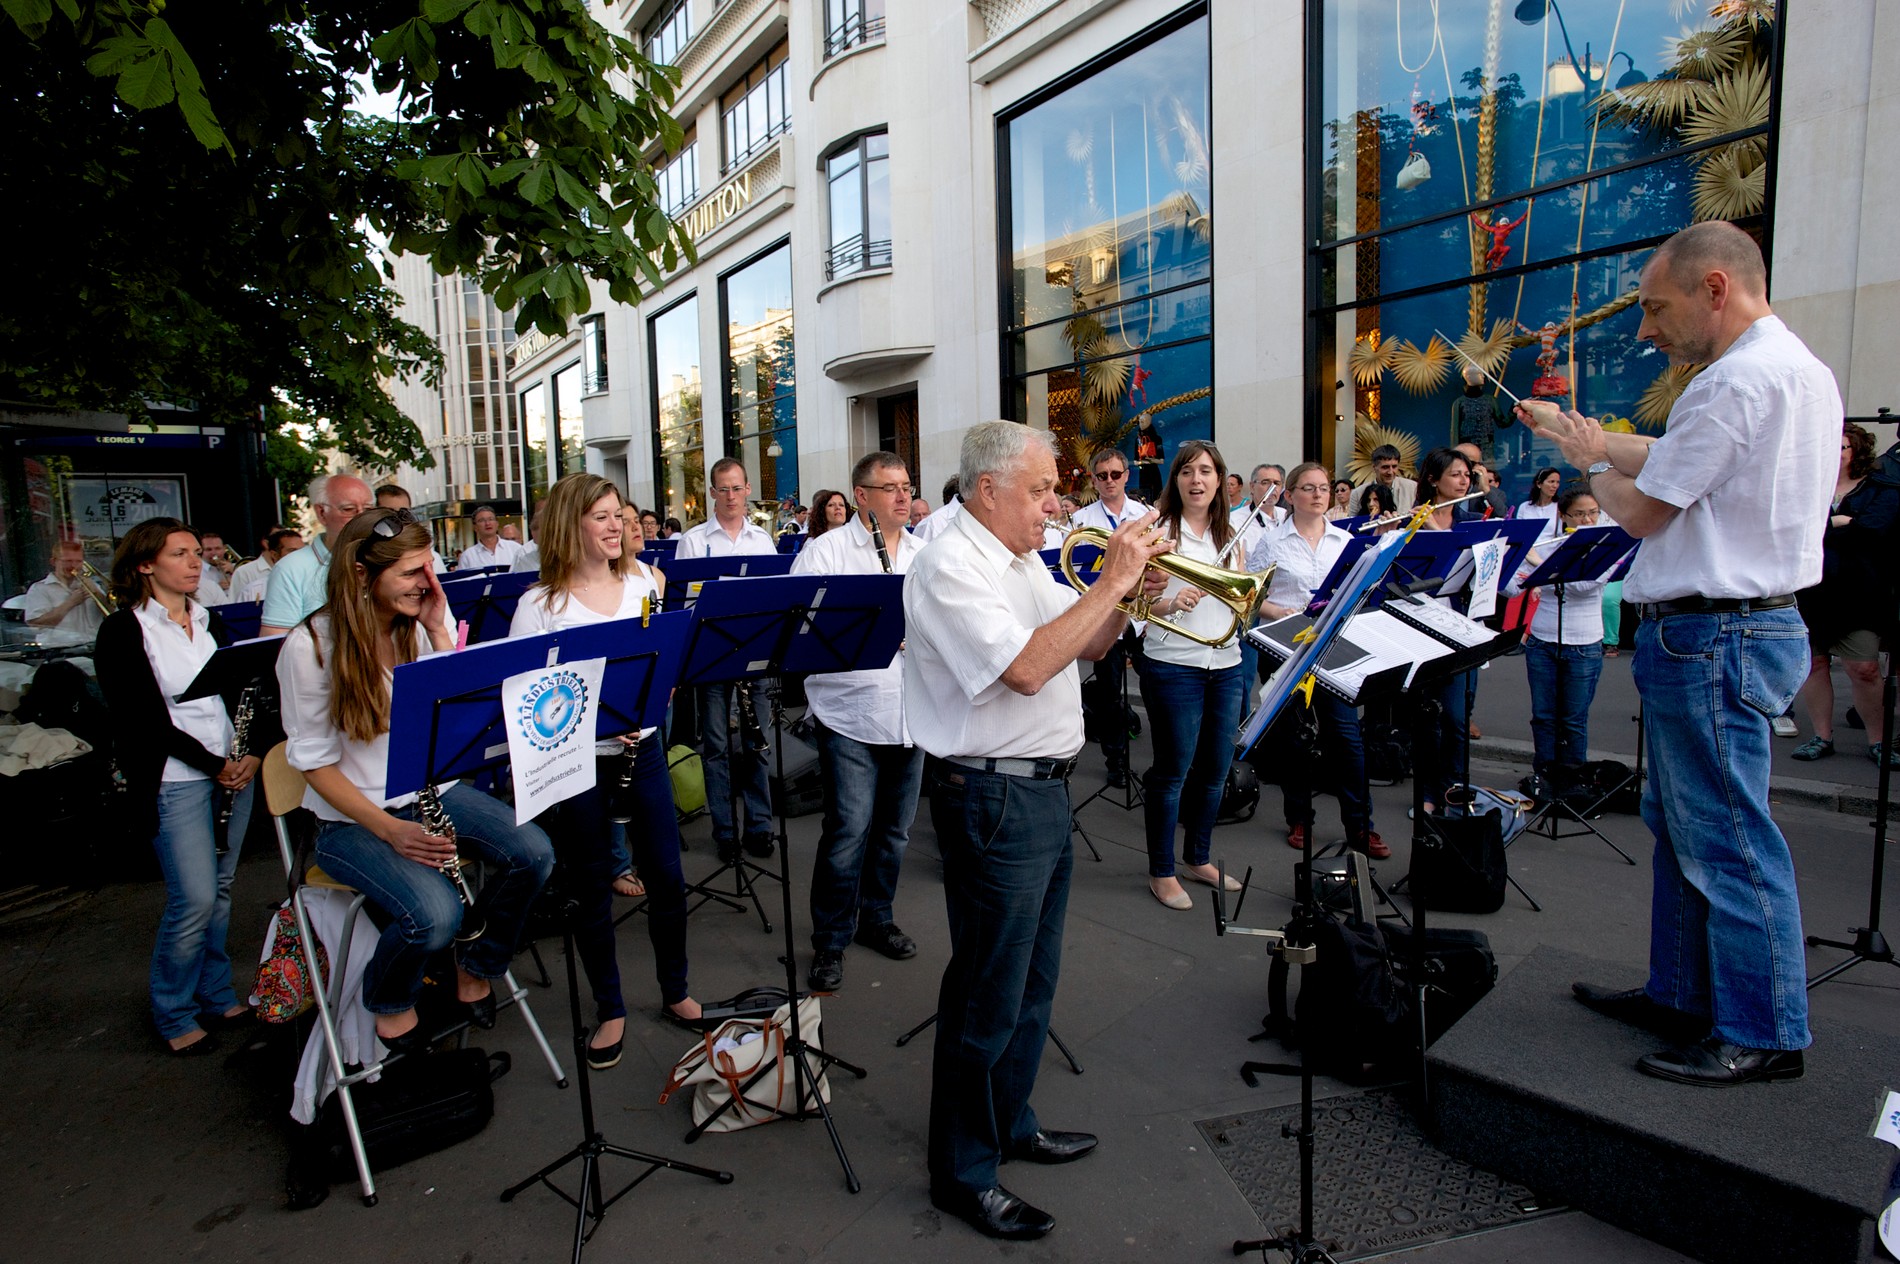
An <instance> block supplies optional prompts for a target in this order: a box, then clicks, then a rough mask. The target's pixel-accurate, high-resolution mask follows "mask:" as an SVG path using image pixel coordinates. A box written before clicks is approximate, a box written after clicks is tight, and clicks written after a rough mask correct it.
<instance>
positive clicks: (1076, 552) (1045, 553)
mask: <svg viewBox="0 0 1900 1264" xmlns="http://www.w3.org/2000/svg"><path fill="white" fill-rule="evenodd" d="M1104 554H1105V551H1104V550H1103V548H1102V546H1101V545H1099V544H1078V545H1076V546H1075V547H1074V548H1073V549H1070V550H1069V562H1070V563H1071V564H1072V565H1073V566H1074V567H1075V573H1076V574H1077V575H1080V576H1081V577H1082V582H1083V583H1085V584H1088V585H1090V586H1093V585H1094V583H1095V577H1096V576H1098V575H1100V574H1101V573H1102V558H1103V556H1104ZM1036 556H1037V557H1040V558H1041V559H1042V564H1043V565H1044V566H1047V567H1048V568H1049V574H1050V575H1052V576H1054V577H1055V581H1056V582H1057V583H1058V584H1066V583H1068V582H1069V577H1068V576H1067V575H1064V574H1063V573H1062V550H1061V549H1060V548H1053V549H1037V550H1036Z"/></svg>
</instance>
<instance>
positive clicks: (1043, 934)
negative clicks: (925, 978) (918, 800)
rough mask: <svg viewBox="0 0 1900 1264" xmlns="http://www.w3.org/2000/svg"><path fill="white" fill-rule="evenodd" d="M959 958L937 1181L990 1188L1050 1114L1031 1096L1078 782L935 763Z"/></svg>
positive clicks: (1057, 957)
mask: <svg viewBox="0 0 1900 1264" xmlns="http://www.w3.org/2000/svg"><path fill="white" fill-rule="evenodd" d="M935 768H936V771H935V773H934V774H933V776H932V778H931V816H932V818H933V819H934V820H935V821H936V822H937V842H938V847H939V848H940V850H941V851H942V853H943V902H944V907H945V909H946V910H947V911H948V912H949V915H950V964H949V965H947V966H946V967H944V972H943V987H942V990H941V992H940V993H939V995H938V998H937V1045H936V1053H935V1057H934V1060H933V1061H932V1064H931V1069H930V1146H929V1158H930V1184H931V1188H932V1189H934V1190H937V1191H939V1192H941V1193H945V1194H953V1193H955V1192H956V1191H958V1190H964V1191H975V1190H983V1189H988V1188H989V1187H990V1186H992V1185H994V1184H996V1164H997V1162H998V1160H999V1159H1001V1157H1002V1152H1003V1149H1004V1147H1006V1146H1008V1145H1010V1144H1012V1143H1014V1142H1018V1141H1024V1140H1027V1139H1028V1138H1029V1137H1030V1136H1031V1135H1033V1134H1034V1133H1035V1132H1036V1130H1037V1128H1038V1127H1039V1126H1040V1125H1039V1124H1038V1123H1037V1122H1036V1112H1035V1110H1034V1109H1033V1108H1032V1107H1031V1106H1030V1104H1029V1095H1030V1092H1031V1091H1032V1090H1033V1089H1034V1088H1035V1086H1036V1071H1037V1069H1038V1068H1039V1067H1040V1066H1041V1065H1042V1047H1043V1041H1044V1040H1045V1039H1046V1038H1047V1037H1048V1034H1049V1010H1050V1007H1051V1005H1052V1004H1053V1003H1054V1001H1055V994H1056V978H1057V976H1058V975H1059V974H1060V973H1061V969H1062V923H1063V917H1064V915H1065V914H1066V913H1067V911H1068V907H1069V876H1070V873H1071V871H1072V870H1073V869H1074V867H1075V852H1074V849H1073V847H1072V846H1071V845H1070V841H1069V786H1068V783H1067V782H1064V781H1036V780H1032V779H1030V778H1028V777H1008V776H1004V775H1002V774H1000V773H987V772H978V771H976V770H975V769H971V768H962V767H958V766H957V765H955V764H938V765H935Z"/></svg>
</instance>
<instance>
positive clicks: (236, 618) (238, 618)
mask: <svg viewBox="0 0 1900 1264" xmlns="http://www.w3.org/2000/svg"><path fill="white" fill-rule="evenodd" d="M263 616H264V603H263V602H261V601H227V602H225V603H224V604H223V605H221V606H219V607H218V617H219V618H220V619H223V620H224V626H225V627H227V628H229V629H231V635H232V636H234V637H236V638H237V639H238V640H240V641H251V640H255V639H257V632H258V629H259V628H261V627H263V625H264V618H263Z"/></svg>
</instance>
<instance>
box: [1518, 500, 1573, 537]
mask: <svg viewBox="0 0 1900 1264" xmlns="http://www.w3.org/2000/svg"><path fill="white" fill-rule="evenodd" d="M1511 516H1512V517H1513V518H1516V519H1517V520H1518V521H1520V522H1522V521H1524V520H1525V519H1528V518H1542V519H1543V520H1544V521H1545V522H1547V523H1549V524H1550V525H1549V526H1547V527H1545V528H1544V535H1556V534H1557V533H1558V532H1560V531H1562V530H1563V526H1562V524H1561V522H1560V521H1559V520H1560V519H1561V518H1562V516H1563V515H1561V514H1559V513H1558V512H1557V502H1556V501H1554V500H1553V501H1551V502H1550V503H1549V504H1548V505H1533V504H1531V502H1530V501H1528V500H1526V501H1523V502H1521V503H1520V504H1519V505H1518V507H1517V510H1516V512H1514V513H1513V514H1512V515H1511ZM1538 538H1539V539H1542V538H1543V537H1542V536H1540V537H1538Z"/></svg>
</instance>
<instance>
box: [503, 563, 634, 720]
mask: <svg viewBox="0 0 1900 1264" xmlns="http://www.w3.org/2000/svg"><path fill="white" fill-rule="evenodd" d="M649 597H650V598H652V599H653V608H654V610H656V611H657V610H658V609H659V606H660V590H659V587H658V586H657V585H656V584H654V582H653V579H652V577H651V576H650V575H648V574H647V568H646V567H645V566H644V565H642V564H641V563H639V562H635V563H634V564H633V569H632V570H631V571H629V572H628V573H627V574H626V575H624V576H622V578H621V583H620V604H619V606H617V607H616V608H615V610H614V612H613V613H612V614H602V613H600V611H598V610H595V609H594V608H593V607H591V606H589V605H588V604H587V603H585V602H583V601H582V600H581V599H580V598H579V597H578V596H576V595H575V594H573V593H569V594H568V596H567V600H566V601H565V602H559V601H556V600H554V594H553V593H551V592H550V591H548V589H547V588H545V587H543V586H542V585H540V584H536V585H535V586H534V587H533V588H530V589H529V590H528V591H527V592H525V593H523V594H521V602H520V604H519V605H517V606H516V607H515V617H514V618H513V619H512V620H510V621H509V624H508V635H509V636H533V635H534V634H535V633H537V632H560V631H562V630H564V629H567V628H579V627H586V626H588V625H589V624H595V623H613V622H615V621H617V620H620V619H638V618H639V617H640V616H641V614H642V613H644V612H645V610H646V606H645V604H644V603H645V602H646V600H647V598H649ZM551 607H559V608H558V609H552V608H551ZM657 731H658V730H657V729H654V728H644V729H641V730H640V738H641V740H642V741H644V740H646V739H647V738H649V737H651V736H653V734H654V733H656V732H657ZM621 749H622V747H621V744H620V743H619V742H595V743H594V753H595V754H596V755H613V754H617V753H619V751H620V750H621Z"/></svg>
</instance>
